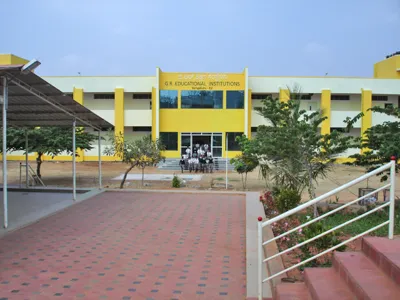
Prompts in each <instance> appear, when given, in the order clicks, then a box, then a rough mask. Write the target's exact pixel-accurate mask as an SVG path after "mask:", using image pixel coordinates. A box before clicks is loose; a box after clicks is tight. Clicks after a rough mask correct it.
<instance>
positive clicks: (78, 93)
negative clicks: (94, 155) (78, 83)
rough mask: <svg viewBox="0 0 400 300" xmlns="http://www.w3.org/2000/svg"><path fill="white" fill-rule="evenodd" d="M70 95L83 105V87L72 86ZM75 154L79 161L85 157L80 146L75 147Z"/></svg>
mask: <svg viewBox="0 0 400 300" xmlns="http://www.w3.org/2000/svg"><path fill="white" fill-rule="evenodd" d="M72 97H73V98H74V100H75V101H76V102H78V103H79V104H80V105H83V89H79V88H75V87H74V91H73V95H72ZM76 154H78V156H77V157H76V161H77V162H81V161H83V160H84V159H85V152H84V151H83V150H82V149H80V148H78V149H76Z"/></svg>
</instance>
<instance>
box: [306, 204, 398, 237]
mask: <svg viewBox="0 0 400 300" xmlns="http://www.w3.org/2000/svg"><path fill="white" fill-rule="evenodd" d="M361 214H362V213H361V212H360V213H343V212H337V213H334V214H332V215H330V216H327V217H326V218H323V219H322V221H323V222H324V224H325V226H326V227H328V228H333V227H336V226H338V225H340V224H343V223H345V222H347V221H349V220H352V219H354V218H355V217H358V216H359V215H361ZM301 219H302V220H301V221H302V223H305V222H307V220H306V218H305V216H302V218H301ZM387 220H389V208H388V207H385V208H383V209H382V211H376V212H373V213H372V214H370V215H368V216H365V217H363V218H361V219H359V220H357V221H354V222H352V223H350V224H348V225H346V226H344V227H342V228H340V229H338V231H341V232H342V233H344V234H348V235H352V236H355V235H357V234H360V233H362V232H365V231H367V230H369V229H371V228H372V227H375V226H377V225H379V224H382V223H383V222H386V221H387ZM394 234H395V235H400V208H396V210H395V221H394ZM369 235H374V236H388V225H385V226H383V227H381V228H379V229H377V230H375V231H373V232H371V233H369Z"/></svg>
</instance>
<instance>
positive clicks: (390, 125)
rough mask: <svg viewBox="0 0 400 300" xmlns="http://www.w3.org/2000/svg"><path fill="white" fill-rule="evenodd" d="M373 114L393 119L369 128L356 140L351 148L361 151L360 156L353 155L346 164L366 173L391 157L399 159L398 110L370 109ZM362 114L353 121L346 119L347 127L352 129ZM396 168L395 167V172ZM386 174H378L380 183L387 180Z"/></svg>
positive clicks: (391, 108) (399, 125) (393, 108)
mask: <svg viewBox="0 0 400 300" xmlns="http://www.w3.org/2000/svg"><path fill="white" fill-rule="evenodd" d="M370 110H371V111H372V112H373V113H380V114H385V115H386V116H389V117H394V118H395V120H394V121H388V122H384V123H383V124H378V125H374V126H372V127H370V128H369V129H367V130H366V131H365V133H364V136H363V137H360V138H358V139H356V141H355V144H354V146H353V147H357V148H360V149H363V150H364V151H363V153H362V154H354V155H352V156H350V158H353V159H354V161H353V162H351V163H347V164H349V165H356V166H361V167H364V168H365V169H366V172H370V171H373V170H375V169H377V168H379V167H380V166H382V165H384V164H386V163H388V162H389V161H390V158H391V156H395V157H396V158H399V157H400V120H399V118H400V108H398V107H393V106H389V107H387V108H382V107H373V108H371V109H370ZM363 116H364V114H363V113H360V114H358V115H357V116H356V117H354V118H353V119H349V118H348V119H347V120H346V122H347V125H348V126H347V127H348V129H350V128H351V127H353V125H354V124H355V122H357V121H358V120H359V119H360V118H361V117H363ZM397 171H398V166H397V165H396V172H397ZM388 173H389V172H386V173H385V174H378V175H379V176H381V181H386V180H387V179H388Z"/></svg>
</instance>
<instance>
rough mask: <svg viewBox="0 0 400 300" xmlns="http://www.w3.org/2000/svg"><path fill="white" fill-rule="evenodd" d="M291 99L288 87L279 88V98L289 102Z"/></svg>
mask: <svg viewBox="0 0 400 300" xmlns="http://www.w3.org/2000/svg"><path fill="white" fill-rule="evenodd" d="M289 99H290V91H289V90H288V89H280V90H279V100H280V101H281V102H287V101H288V100H289Z"/></svg>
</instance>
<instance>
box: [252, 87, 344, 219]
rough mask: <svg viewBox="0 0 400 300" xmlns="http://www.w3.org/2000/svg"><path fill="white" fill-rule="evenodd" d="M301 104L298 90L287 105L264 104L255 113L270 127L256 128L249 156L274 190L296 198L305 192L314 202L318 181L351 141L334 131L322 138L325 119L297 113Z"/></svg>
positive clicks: (272, 101) (318, 114) (316, 114)
mask: <svg viewBox="0 0 400 300" xmlns="http://www.w3.org/2000/svg"><path fill="white" fill-rule="evenodd" d="M300 101H301V92H300V90H296V91H295V92H290V93H289V100H288V101H287V102H281V101H280V100H279V99H273V98H272V97H269V98H267V99H265V100H264V101H263V107H261V108H258V109H257V110H258V112H259V113H260V114H261V115H262V116H263V117H264V118H265V119H266V120H267V121H268V122H269V123H270V126H259V128H258V130H257V136H256V138H255V139H254V140H253V146H252V152H253V153H254V154H255V155H256V156H257V157H258V159H259V162H260V167H261V174H262V176H263V177H264V179H270V178H272V181H273V182H274V184H275V188H278V190H279V189H280V188H285V189H291V190H295V191H297V192H298V193H299V194H301V193H302V191H303V190H304V189H306V188H307V190H308V193H309V196H310V199H314V198H315V185H316V184H317V183H318V178H319V177H324V176H325V175H326V173H327V171H328V170H329V169H330V168H331V166H332V165H333V163H334V162H335V160H336V158H337V156H338V155H339V154H341V153H343V152H344V151H345V150H346V149H348V148H349V146H350V142H351V139H352V138H351V137H346V136H344V135H342V134H340V133H338V132H336V131H334V132H332V133H330V134H321V133H320V129H319V127H320V125H321V124H322V122H323V121H325V120H326V117H323V116H322V113H321V112H320V111H315V112H311V113H308V112H306V111H305V110H302V109H300ZM271 174H272V176H270V175H271ZM314 215H315V216H316V215H317V209H316V206H315V207H314Z"/></svg>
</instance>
